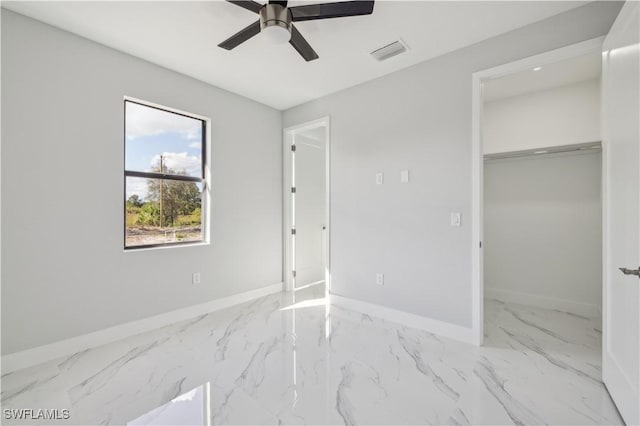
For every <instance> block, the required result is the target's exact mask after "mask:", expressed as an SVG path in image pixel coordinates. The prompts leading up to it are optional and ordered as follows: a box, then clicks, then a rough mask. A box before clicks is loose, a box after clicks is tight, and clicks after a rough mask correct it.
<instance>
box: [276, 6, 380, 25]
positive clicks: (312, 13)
mask: <svg viewBox="0 0 640 426" xmlns="http://www.w3.org/2000/svg"><path fill="white" fill-rule="evenodd" d="M289 11H290V12H291V20H292V21H294V22H299V21H311V20H314V19H329V18H342V17H346V16H360V15H370V14H371V13H373V1H343V2H337V3H322V4H305V5H302V6H294V7H290V8H289Z"/></svg>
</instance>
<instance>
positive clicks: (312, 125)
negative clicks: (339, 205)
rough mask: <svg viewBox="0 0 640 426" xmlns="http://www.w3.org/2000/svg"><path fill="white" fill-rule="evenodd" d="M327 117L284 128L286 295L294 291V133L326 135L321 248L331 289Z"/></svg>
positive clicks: (329, 155)
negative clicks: (292, 147)
mask: <svg viewBox="0 0 640 426" xmlns="http://www.w3.org/2000/svg"><path fill="white" fill-rule="evenodd" d="M330 125H331V124H330V119H329V116H325V117H322V118H318V119H317V120H312V121H308V122H305V123H301V124H298V125H295V126H291V127H287V128H285V129H284V131H283V139H282V140H283V146H282V165H283V173H282V176H283V179H282V184H283V186H282V199H283V212H284V215H283V219H284V220H283V245H284V261H283V281H284V287H285V290H286V291H292V290H294V288H293V287H294V286H293V279H292V278H293V277H292V275H293V274H292V271H293V256H294V252H295V247H294V244H293V239H292V238H291V237H292V235H291V229H292V228H293V224H294V223H295V220H294V218H293V215H292V212H293V210H292V203H291V188H292V186H293V185H292V181H293V173H294V170H293V156H292V151H291V146H292V145H293V143H294V138H295V135H296V133H302V132H305V131H308V130H312V129H317V128H323V129H324V135H325V143H326V149H325V226H326V229H325V235H326V243H325V244H324V250H323V251H324V253H323V256H324V265H325V283H326V288H327V292H329V291H330V289H331V274H330V271H331V214H330V211H331V196H330V194H331V131H330V130H331V128H330Z"/></svg>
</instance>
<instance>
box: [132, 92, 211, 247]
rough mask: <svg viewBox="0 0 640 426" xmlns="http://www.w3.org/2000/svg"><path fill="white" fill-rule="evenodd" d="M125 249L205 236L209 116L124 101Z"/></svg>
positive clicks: (201, 238)
mask: <svg viewBox="0 0 640 426" xmlns="http://www.w3.org/2000/svg"><path fill="white" fill-rule="evenodd" d="M124 110H125V126H124V127H125V140H124V143H125V161H124V163H125V165H124V178H125V200H124V207H125V226H124V227H125V239H124V247H125V249H131V248H143V247H157V246H166V245H178V244H189V243H195V242H202V241H205V237H204V236H205V232H204V231H205V230H204V224H205V221H204V218H205V211H204V210H205V203H204V198H205V194H206V187H207V186H206V181H205V158H206V156H205V148H206V134H207V128H206V126H207V120H205V119H203V118H198V117H195V116H192V115H189V114H187V113H183V112H177V111H174V110H169V109H163V108H161V107H157V106H152V105H148V104H145V103H142V102H139V101H133V100H125V101H124Z"/></svg>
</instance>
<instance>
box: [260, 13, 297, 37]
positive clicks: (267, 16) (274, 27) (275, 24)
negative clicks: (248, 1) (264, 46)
mask: <svg viewBox="0 0 640 426" xmlns="http://www.w3.org/2000/svg"><path fill="white" fill-rule="evenodd" d="M260 31H261V32H263V33H264V35H265V36H267V38H269V40H271V41H272V42H273V43H275V44H284V43H287V42H289V40H291V14H289V11H288V10H287V8H286V7H283V6H281V5H279V4H272V5H269V6H268V7H263V8H261V9H260Z"/></svg>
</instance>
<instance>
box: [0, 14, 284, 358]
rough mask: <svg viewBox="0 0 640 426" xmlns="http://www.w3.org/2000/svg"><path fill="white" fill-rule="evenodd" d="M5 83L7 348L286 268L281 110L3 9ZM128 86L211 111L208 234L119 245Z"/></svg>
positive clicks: (214, 293) (171, 306)
mask: <svg viewBox="0 0 640 426" xmlns="http://www.w3.org/2000/svg"><path fill="white" fill-rule="evenodd" d="M2 89H3V90H2V105H3V107H4V108H3V109H2V124H3V126H2V151H3V152H2V154H3V156H2V200H3V203H2V264H3V269H2V353H3V354H8V353H13V352H15V351H19V350H23V349H27V348H32V347H35V346H39V345H42V344H46V343H50V342H55V341H58V340H61V339H65V338H69V337H74V336H78V335H82V334H85V333H88V332H92V331H96V330H100V329H103V328H106V327H110V326H114V325H117V324H121V323H126V322H129V321H133V320H137V319H140V318H145V317H149V316H152V315H156V314H160V313H164V312H168V311H171V310H175V309H179V308H182V307H186V306H190V305H195V304H200V303H204V302H207V301H210V300H212V299H216V298H220V297H223V296H228V295H231V294H235V293H239V292H244V291H248V290H251V289H256V288H259V287H263V286H266V285H269V284H273V283H277V282H281V281H282V207H281V205H282V186H281V185H282V183H281V182H282V172H281V166H282V160H281V155H282V151H281V131H282V130H281V129H282V122H281V113H280V112H279V111H276V110H274V109H272V108H269V107H266V106H264V105H261V104H258V103H256V102H253V101H250V100H248V99H245V98H242V97H239V96H237V95H234V94H231V93H229V92H226V91H224V90H220V89H217V88H214V87H211V86H209V85H207V84H204V83H202V82H200V81H197V80H194V79H191V78H188V77H185V76H183V75H180V74H177V73H175V72H172V71H168V70H166V69H163V68H160V67H158V66H155V65H152V64H150V63H148V62H145V61H143V60H140V59H137V58H134V57H132V56H129V55H126V54H123V53H120V52H117V51H115V50H112V49H109V48H107V47H104V46H102V45H99V44H96V43H93V42H90V41H88V40H86V39H82V38H80V37H77V36H75V35H72V34H70V33H67V32H63V31H60V30H58V29H55V28H53V27H50V26H47V25H45V24H42V23H39V22H37V21H34V20H32V19H29V18H26V17H23V16H20V15H17V14H15V13H12V12H10V11H7V10H4V9H3V10H2ZM125 95H128V96H133V97H136V98H140V99H144V100H148V101H151V102H155V103H158V104H162V105H167V106H170V107H174V108H178V109H181V110H185V111H189V112H193V113H196V114H200V115H203V116H207V117H210V118H211V123H212V124H211V135H212V144H213V145H212V153H211V158H210V161H211V164H212V170H213V182H212V183H213V208H212V214H211V219H212V231H211V245H209V246H198V247H181V248H168V249H158V250H150V251H135V252H127V253H125V252H124V251H123V200H124V194H123V183H124V181H123V167H124V165H123V158H124V156H123V150H124V144H123V97H124V96H125ZM248 123H250V124H251V125H247V124H248ZM192 272H201V274H202V284H200V285H198V286H192V285H191V274H192Z"/></svg>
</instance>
